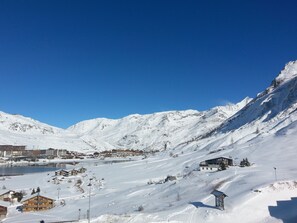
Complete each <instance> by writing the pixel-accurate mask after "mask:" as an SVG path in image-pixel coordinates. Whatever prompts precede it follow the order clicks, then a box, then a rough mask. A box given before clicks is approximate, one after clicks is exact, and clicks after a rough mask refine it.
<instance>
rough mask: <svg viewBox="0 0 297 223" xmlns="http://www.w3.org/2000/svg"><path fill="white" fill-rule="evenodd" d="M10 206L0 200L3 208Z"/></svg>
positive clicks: (8, 203)
mask: <svg viewBox="0 0 297 223" xmlns="http://www.w3.org/2000/svg"><path fill="white" fill-rule="evenodd" d="M9 205H10V202H6V201H2V200H0V206H2V207H9Z"/></svg>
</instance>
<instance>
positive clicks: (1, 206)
mask: <svg viewBox="0 0 297 223" xmlns="http://www.w3.org/2000/svg"><path fill="white" fill-rule="evenodd" d="M8 207H9V202H5V201H0V219H3V218H6V215H7V208H8Z"/></svg>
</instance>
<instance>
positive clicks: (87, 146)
mask: <svg viewBox="0 0 297 223" xmlns="http://www.w3.org/2000/svg"><path fill="white" fill-rule="evenodd" d="M0 142H1V144H13V145H18V144H21V145H27V146H28V147H29V148H30V149H32V148H33V149H34V148H36V149H37V148H42V147H45V148H49V147H52V148H63V149H69V150H77V151H83V152H94V151H102V150H110V149H115V148H120V149H139V150H147V151H150V150H159V151H160V152H157V153H155V154H154V155H151V156H148V157H147V158H144V159H143V157H138V158H132V160H131V161H128V162H118V163H104V162H103V161H102V160H93V159H92V160H84V161H82V162H80V163H79V164H78V167H81V166H83V167H85V168H86V169H87V171H86V173H84V174H81V175H77V176H70V177H64V178H63V179H62V177H58V180H57V179H56V180H54V178H55V177H56V176H54V172H48V173H36V174H28V175H23V176H14V177H5V178H3V180H2V181H1V184H0V186H2V187H3V186H5V188H7V189H11V190H24V191H26V193H27V194H30V192H31V190H32V188H36V187H40V188H41V192H40V193H41V194H42V195H44V196H46V197H51V198H53V199H55V200H56V201H55V207H54V208H52V209H50V210H47V211H41V212H26V213H21V212H18V211H17V210H16V205H12V206H10V207H9V211H8V215H7V217H6V218H5V219H4V220H3V222H5V223H27V222H28V223H29V222H40V220H44V221H45V222H59V221H66V222H67V221H71V220H72V221H74V222H88V220H87V210H88V208H89V205H90V207H91V208H90V211H91V212H90V213H91V222H92V223H95V222H132V223H136V222H159V223H161V222H172V223H173V222H176V223H177V222H188V223H194V222H225V223H229V222H238V221H240V222H244V223H249V222H251V223H252V222H253V223H254V222H255V223H257V222H259V223H260V222H261V223H262V222H267V223H268V222H272V223H274V222H285V223H294V222H297V211H296V208H297V202H296V197H297V166H296V163H295V159H296V154H297V147H296V145H297V61H295V62H290V63H288V64H287V65H286V67H285V68H284V70H282V71H281V73H280V74H279V75H278V77H277V78H276V79H275V80H274V81H273V82H272V84H271V86H269V87H268V88H267V89H266V90H264V91H263V92H262V93H259V94H258V95H257V97H255V98H254V99H249V98H246V99H244V100H243V101H242V102H240V103H238V104H236V105H227V106H220V107H216V108H213V109H211V110H209V111H204V112H198V111H194V110H188V111H172V112H161V113H155V114H151V115H131V116H128V117H125V118H123V119H119V120H109V119H102V118H100V119H94V120H88V121H83V122H80V123H78V124H76V125H74V126H71V127H70V128H68V129H67V130H63V129H59V128H55V127H51V126H48V125H46V124H43V123H40V122H37V121H35V120H32V119H29V118H24V117H22V116H15V115H9V114H6V113H1V114H0ZM215 157H232V159H233V160H234V162H235V164H236V165H234V166H230V167H229V168H227V169H226V170H224V171H218V172H203V171H199V163H200V162H202V161H204V160H208V159H212V158H215ZM244 158H248V159H249V161H250V162H251V164H252V165H251V166H249V167H239V166H238V165H239V163H240V161H241V160H242V159H244ZM69 168H73V167H71V166H69ZM168 176H173V177H174V179H173V180H167V181H166V180H165V179H166V178H167V177H168ZM90 179H92V181H91V186H88V184H89V181H90ZM57 182H59V183H57ZM78 182H80V183H78ZM214 189H217V190H220V191H223V192H224V193H225V194H226V195H227V197H226V198H225V210H223V211H222V210H219V209H216V208H215V207H214V202H215V201H214V196H213V195H211V192H212V191H213V190H214ZM61 201H63V202H62V204H61ZM64 202H65V203H64Z"/></svg>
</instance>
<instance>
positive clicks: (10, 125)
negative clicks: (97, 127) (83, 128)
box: [0, 112, 92, 150]
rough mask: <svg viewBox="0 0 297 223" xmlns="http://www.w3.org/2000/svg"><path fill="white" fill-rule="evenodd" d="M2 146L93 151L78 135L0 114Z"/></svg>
mask: <svg viewBox="0 0 297 223" xmlns="http://www.w3.org/2000/svg"><path fill="white" fill-rule="evenodd" d="M0 144H2V145H7V144H8V145H26V146H27V148H28V149H47V148H57V149H68V150H88V149H92V148H91V147H90V146H89V145H88V144H86V143H85V142H83V141H82V140H81V139H80V138H79V137H77V135H76V134H73V133H71V132H69V131H67V130H64V129H60V128H56V127H53V126H50V125H47V124H44V123H41V122H39V121H36V120H33V119H31V118H27V117H24V116H21V115H11V114H7V113H4V112H0Z"/></svg>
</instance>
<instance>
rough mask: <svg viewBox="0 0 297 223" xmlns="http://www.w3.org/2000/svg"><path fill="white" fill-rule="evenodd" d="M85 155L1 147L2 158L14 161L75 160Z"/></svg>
mask: <svg viewBox="0 0 297 223" xmlns="http://www.w3.org/2000/svg"><path fill="white" fill-rule="evenodd" d="M82 155H83V154H81V153H78V152H70V151H67V150H66V149H53V148H48V149H38V150H32V149H26V146H14V145H0V158H2V159H8V160H12V161H21V160H25V161H35V160H37V159H54V158H62V159H74V158H80V157H81V156H82Z"/></svg>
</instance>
